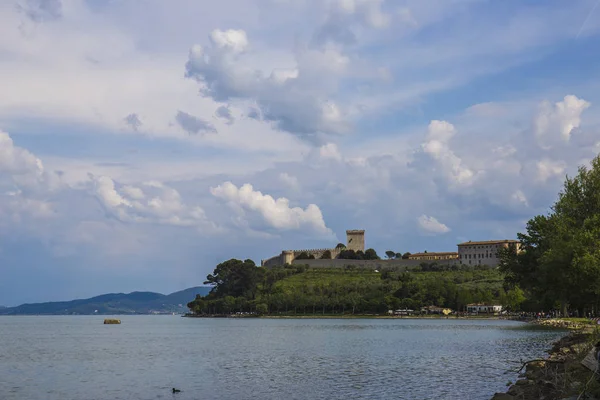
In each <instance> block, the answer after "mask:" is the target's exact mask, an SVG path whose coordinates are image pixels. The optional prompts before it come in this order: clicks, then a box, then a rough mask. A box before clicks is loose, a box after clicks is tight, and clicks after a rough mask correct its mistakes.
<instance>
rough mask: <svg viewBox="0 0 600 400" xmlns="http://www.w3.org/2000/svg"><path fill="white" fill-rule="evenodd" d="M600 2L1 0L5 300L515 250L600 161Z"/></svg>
mask: <svg viewBox="0 0 600 400" xmlns="http://www.w3.org/2000/svg"><path fill="white" fill-rule="evenodd" d="M598 3H599V2H598V1H596V0H573V1H569V2H565V1H559V0H556V1H544V2H539V1H516V0H515V1H512V0H507V1H502V2H500V1H491V0H488V1H486V0H427V1H422V0H404V1H400V0H394V1H392V0H387V1H384V0H224V1H219V2H198V1H192V0H181V1H178V2H165V1H162V0H147V1H145V2H144V6H143V7H140V3H139V2H136V1H133V0H104V1H101V2H100V1H84V0H10V1H4V2H1V3H0V25H2V27H3V35H2V36H1V37H0V88H1V95H0V304H3V305H16V304H20V303H23V302H34V301H50V300H64V299H71V298H76V297H89V296H93V295H97V294H101V293H105V292H115V291H124V292H129V291H134V290H152V291H159V292H163V293H167V292H172V291H176V290H180V289H184V288H186V287H189V286H194V285H198V284H201V283H202V281H203V280H204V278H205V276H206V274H207V273H209V272H211V271H212V269H213V268H214V266H215V265H216V264H217V263H218V262H220V261H223V260H225V259H228V258H231V257H237V258H252V259H254V260H255V261H256V262H260V259H261V258H268V257H270V256H272V255H274V254H276V253H278V252H279V251H280V250H281V249H284V248H286V249H287V248H311V247H318V248H322V247H327V246H334V245H335V244H336V243H338V242H339V241H343V240H344V233H345V230H346V229H366V231H367V233H366V241H367V246H369V247H374V248H375V249H376V250H377V251H378V252H379V253H380V254H384V252H385V251H386V250H389V249H391V250H394V251H402V252H405V251H411V252H417V251H423V250H428V251H436V250H439V251H448V250H454V249H455V248H456V243H458V242H460V241H464V240H487V239H501V238H515V237H516V233H517V232H519V231H522V230H523V228H524V225H525V223H526V221H527V220H528V219H529V218H530V217H531V216H533V215H536V214H539V213H545V212H547V210H548V207H549V206H550V205H551V204H552V202H553V201H554V199H555V197H556V194H557V192H558V191H559V190H560V188H561V185H562V181H563V179H564V176H565V175H566V174H573V173H574V172H576V169H577V166H578V165H582V164H586V163H588V162H589V161H590V160H591V158H593V157H594V156H595V155H597V154H598V152H599V151H600V117H599V114H598V104H599V103H600V99H599V98H598V97H599V95H598V93H600V90H599V89H600V79H599V78H600V53H598V51H597V49H598V48H600V36H599V35H600V7H598Z"/></svg>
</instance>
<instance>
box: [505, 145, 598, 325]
mask: <svg viewBox="0 0 600 400" xmlns="http://www.w3.org/2000/svg"><path fill="white" fill-rule="evenodd" d="M526 231H527V232H526V233H519V234H518V238H519V240H520V241H521V249H522V251H521V252H518V251H517V249H516V248H508V249H505V250H502V251H501V252H500V258H501V262H500V269H501V271H503V272H504V273H505V274H506V283H507V285H508V286H509V287H514V286H515V285H518V286H519V287H521V288H522V289H523V290H524V291H525V292H526V293H527V294H528V295H529V296H531V297H534V298H536V299H539V300H540V301H541V302H542V304H545V305H546V306H552V305H553V304H555V303H559V304H560V309H561V311H562V313H563V314H566V313H567V310H568V309H569V308H570V307H571V308H577V309H583V308H585V307H593V306H594V305H597V303H598V300H597V299H598V296H599V295H600V156H597V157H596V158H594V159H593V160H592V162H591V168H589V169H588V168H586V167H580V168H579V171H578V174H577V175H576V176H575V177H573V178H569V177H567V178H566V180H565V183H564V186H563V190H562V191H561V192H560V193H559V195H558V200H557V201H556V202H555V203H554V205H553V206H552V208H551V212H550V213H549V214H548V215H538V216H536V217H534V218H532V219H531V220H530V221H529V222H528V223H527V227H526Z"/></svg>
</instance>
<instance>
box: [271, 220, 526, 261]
mask: <svg viewBox="0 0 600 400" xmlns="http://www.w3.org/2000/svg"><path fill="white" fill-rule="evenodd" d="M457 247H458V251H455V252H451V251H448V252H431V253H429V252H423V253H414V254H410V255H409V256H408V258H407V259H404V260H400V259H391V260H361V261H362V262H361V264H364V265H368V264H369V263H372V264H374V265H375V264H377V266H381V264H382V263H383V262H386V263H390V264H394V265H397V264H398V266H401V265H402V264H407V265H412V264H415V262H419V261H421V262H424V261H431V262H440V263H444V264H450V265H454V264H464V265H488V266H490V267H496V266H498V264H500V258H499V257H498V252H499V251H500V250H501V249H506V248H508V247H515V248H516V249H517V252H518V251H520V250H521V243H520V242H519V241H518V240H512V239H501V240H485V241H468V242H463V243H458V244H457ZM343 250H353V251H355V252H358V251H361V252H364V251H365V231H364V230H363V229H352V230H347V231H346V246H345V247H341V246H339V245H338V246H336V247H335V248H324V249H305V250H283V251H282V252H281V253H280V254H278V255H276V256H273V257H271V258H268V259H266V260H261V266H263V267H274V266H281V265H286V264H293V263H294V261H295V260H297V261H298V262H300V261H301V262H302V263H308V264H315V266H317V265H318V266H325V264H337V263H340V262H344V261H351V260H345V259H337V257H338V256H339V254H340V253H341V252H342V251H343ZM301 254H303V255H304V256H309V257H310V258H311V259H306V258H302V259H297V258H298V256H300V255H301ZM313 257H314V259H312V258H313ZM315 260H319V261H320V262H318V263H317V262H314V261H315ZM326 260H330V262H329V263H327V262H326ZM334 261H335V263H334ZM324 262H325V263H324ZM392 262H393V263H392ZM332 266H335V265H332Z"/></svg>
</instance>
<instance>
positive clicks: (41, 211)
mask: <svg viewBox="0 0 600 400" xmlns="http://www.w3.org/2000/svg"><path fill="white" fill-rule="evenodd" d="M60 187H61V181H60V177H59V176H58V175H57V174H55V173H54V172H51V171H47V170H46V169H45V168H44V165H43V164H42V161H41V160H40V159H39V158H37V157H36V156H35V155H33V154H32V153H30V152H29V151H27V150H26V149H23V148H21V147H18V146H15V144H14V142H13V140H12V138H11V137H10V135H9V134H8V133H6V132H2V131H0V228H9V230H10V228H11V226H12V227H13V228H14V227H15V226H18V225H20V224H22V223H24V220H25V219H33V220H35V219H36V218H47V217H51V216H53V215H54V205H53V203H52V201H51V199H50V197H51V194H52V193H53V192H55V191H56V190H57V189H58V188H60Z"/></svg>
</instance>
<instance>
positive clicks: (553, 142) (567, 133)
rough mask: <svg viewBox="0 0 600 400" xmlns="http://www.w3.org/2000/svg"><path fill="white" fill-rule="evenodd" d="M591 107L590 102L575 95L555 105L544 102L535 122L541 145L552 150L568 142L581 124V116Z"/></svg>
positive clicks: (568, 96) (566, 97)
mask: <svg viewBox="0 0 600 400" xmlns="http://www.w3.org/2000/svg"><path fill="white" fill-rule="evenodd" d="M589 106H590V103H589V102H587V101H585V100H583V99H579V98H577V96H574V95H567V96H565V97H564V99H563V100H562V101H559V102H557V103H554V104H553V105H552V104H551V103H550V102H548V101H544V102H542V104H541V105H540V109H539V112H538V115H537V116H536V118H535V121H534V125H535V133H536V136H537V140H538V142H539V143H540V145H541V146H542V147H544V148H550V147H553V146H557V145H559V146H560V145H561V143H564V142H568V141H569V140H570V139H571V134H572V133H573V130H574V129H577V128H579V126H580V124H581V114H582V113H583V112H584V111H585V110H586V109H587V108H588V107H589Z"/></svg>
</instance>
